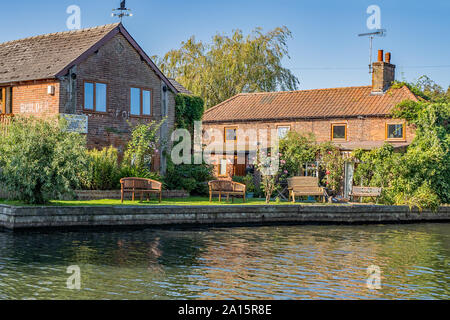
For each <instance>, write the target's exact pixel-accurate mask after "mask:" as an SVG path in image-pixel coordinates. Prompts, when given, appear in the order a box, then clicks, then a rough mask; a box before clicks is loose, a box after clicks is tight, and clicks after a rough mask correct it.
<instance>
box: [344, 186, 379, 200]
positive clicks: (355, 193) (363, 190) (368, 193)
mask: <svg viewBox="0 0 450 320" xmlns="http://www.w3.org/2000/svg"><path fill="white" fill-rule="evenodd" d="M382 191H383V188H374V187H353V188H352V192H351V193H350V201H353V198H354V197H359V198H360V199H361V200H362V198H363V197H368V198H375V199H376V202H377V203H378V197H380V196H381V192H382Z"/></svg>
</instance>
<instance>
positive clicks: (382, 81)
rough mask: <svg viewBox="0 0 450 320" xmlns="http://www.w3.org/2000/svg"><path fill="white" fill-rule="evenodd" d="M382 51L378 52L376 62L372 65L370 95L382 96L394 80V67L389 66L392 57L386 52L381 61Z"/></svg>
mask: <svg viewBox="0 0 450 320" xmlns="http://www.w3.org/2000/svg"><path fill="white" fill-rule="evenodd" d="M383 55H384V51H383V50H378V61H377V62H374V63H373V65H372V66H373V70H372V94H383V93H385V92H386V91H387V90H388V89H389V88H390V87H391V85H392V83H393V82H394V80H395V65H393V64H391V58H392V55H391V53H390V52H387V53H386V55H385V60H383Z"/></svg>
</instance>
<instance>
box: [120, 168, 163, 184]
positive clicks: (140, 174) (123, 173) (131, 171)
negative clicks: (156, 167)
mask: <svg viewBox="0 0 450 320" xmlns="http://www.w3.org/2000/svg"><path fill="white" fill-rule="evenodd" d="M122 178H144V179H152V180H156V181H159V182H162V181H163V178H162V177H161V175H160V174H159V173H157V172H152V171H150V170H148V169H147V168H138V167H135V166H131V165H128V164H127V163H122V166H121V167H120V172H119V179H118V183H119V186H120V179H122Z"/></svg>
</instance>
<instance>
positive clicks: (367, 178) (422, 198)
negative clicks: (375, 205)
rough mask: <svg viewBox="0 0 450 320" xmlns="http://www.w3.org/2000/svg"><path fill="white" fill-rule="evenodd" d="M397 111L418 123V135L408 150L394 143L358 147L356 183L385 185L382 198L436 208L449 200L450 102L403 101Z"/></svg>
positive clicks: (392, 201)
mask: <svg viewBox="0 0 450 320" xmlns="http://www.w3.org/2000/svg"><path fill="white" fill-rule="evenodd" d="M394 115H395V116H397V117H403V118H405V119H407V120H408V122H409V123H411V124H413V125H414V126H415V127H416V137H415V139H414V141H413V142H412V144H411V145H410V146H409V147H408V149H407V151H406V152H405V153H395V152H394V150H393V147H392V146H389V145H385V146H384V147H383V148H381V149H378V150H372V151H370V152H363V151H361V150H359V151H355V153H354V155H355V157H356V158H357V159H360V160H361V161H362V163H361V164H359V165H358V167H357V169H356V171H355V182H356V184H359V183H361V181H362V183H363V184H365V185H369V186H376V187H383V188H385V189H384V192H383V195H382V199H381V200H382V202H384V203H386V204H399V205H400V204H405V205H409V206H417V207H419V208H432V209H436V208H437V207H438V206H439V204H441V203H450V152H449V151H450V127H449V119H450V104H449V103H444V102H441V103H433V102H431V103H430V102H408V103H406V102H404V103H401V104H399V105H398V106H397V108H396V109H395V110H394Z"/></svg>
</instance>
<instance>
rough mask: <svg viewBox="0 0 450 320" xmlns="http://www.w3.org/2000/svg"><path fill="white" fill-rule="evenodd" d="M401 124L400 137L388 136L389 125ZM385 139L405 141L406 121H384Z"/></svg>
mask: <svg viewBox="0 0 450 320" xmlns="http://www.w3.org/2000/svg"><path fill="white" fill-rule="evenodd" d="M395 125H402V128H403V130H402V137H401V138H389V126H395ZM385 135H386V141H406V123H405V122H399V121H388V122H386V132H385Z"/></svg>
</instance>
